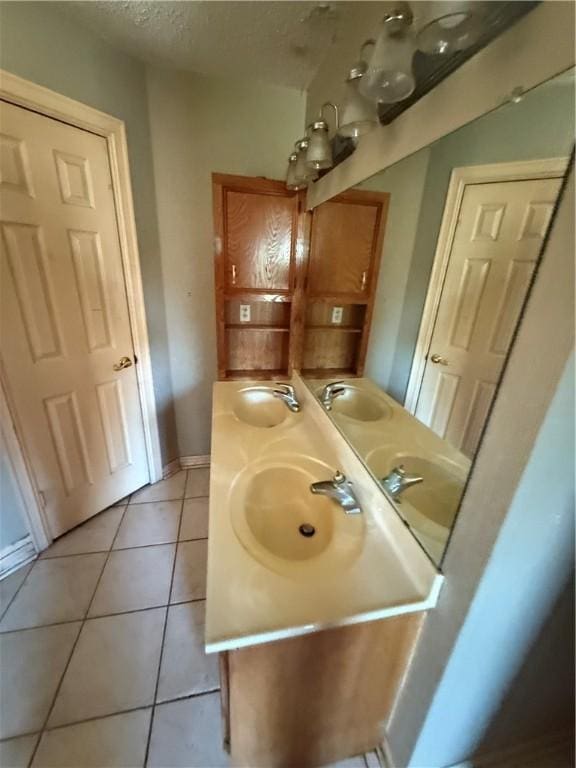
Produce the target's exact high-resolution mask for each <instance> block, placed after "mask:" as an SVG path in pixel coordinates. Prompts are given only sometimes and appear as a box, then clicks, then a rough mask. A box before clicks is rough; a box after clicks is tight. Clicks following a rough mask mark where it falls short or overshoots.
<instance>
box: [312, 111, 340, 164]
mask: <svg viewBox="0 0 576 768" xmlns="http://www.w3.org/2000/svg"><path fill="white" fill-rule="evenodd" d="M326 107H331V108H332V109H333V110H334V119H335V122H336V131H338V128H339V125H340V123H339V120H338V107H337V106H336V104H332V102H331V101H327V102H326V103H325V104H322V106H321V107H320V115H319V119H318V120H315V121H314V122H313V123H310V125H309V126H308V129H307V130H308V133H309V140H308V150H307V154H306V163H307V165H308V166H309V167H310V168H313V169H314V170H316V171H319V170H321V169H323V168H332V166H333V165H334V159H333V157H332V144H331V143H330V134H329V129H328V123H327V122H326V120H324V117H323V114H324V110H325V108H326Z"/></svg>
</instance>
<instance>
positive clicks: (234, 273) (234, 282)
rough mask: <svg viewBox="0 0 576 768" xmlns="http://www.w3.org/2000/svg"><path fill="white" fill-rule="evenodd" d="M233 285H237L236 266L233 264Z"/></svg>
mask: <svg viewBox="0 0 576 768" xmlns="http://www.w3.org/2000/svg"><path fill="white" fill-rule="evenodd" d="M232 285H236V264H232Z"/></svg>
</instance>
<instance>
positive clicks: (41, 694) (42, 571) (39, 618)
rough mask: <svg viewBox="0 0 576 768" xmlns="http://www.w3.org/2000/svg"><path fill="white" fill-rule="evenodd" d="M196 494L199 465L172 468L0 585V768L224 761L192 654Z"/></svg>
mask: <svg viewBox="0 0 576 768" xmlns="http://www.w3.org/2000/svg"><path fill="white" fill-rule="evenodd" d="M207 493H208V470H207V469H194V470H188V471H182V472H179V473H177V474H176V475H173V476H172V477H170V478H169V479H167V480H163V481H162V482H160V483H157V484H156V485H153V486H148V487H146V488H144V489H142V490H140V491H138V492H137V493H135V494H133V495H132V496H131V497H130V498H129V499H124V500H123V501H122V502H121V503H120V504H119V505H117V506H115V507H112V508H110V509H108V510H106V511H105V512H102V513H101V514H99V515H98V516H97V517H95V518H92V520H90V521H89V522H87V523H85V524H84V525H82V526H80V527H79V528H77V529H75V530H74V531H72V532H71V533H69V534H67V535H66V536H64V537H62V538H61V539H59V540H58V541H57V542H55V544H53V545H52V546H51V547H50V548H49V549H48V550H46V551H45V552H44V553H43V554H42V556H41V557H40V558H39V559H38V560H36V561H35V563H34V564H33V565H31V566H26V567H25V568H22V569H20V570H19V571H17V572H16V573H14V574H12V575H11V576H9V577H8V578H7V579H5V580H4V581H2V582H0V664H1V673H0V674H1V678H2V686H1V692H0V709H1V716H0V739H1V741H0V766H2V768H21V767H24V766H33V768H37V767H38V766H54V767H55V768H59V767H63V766H70V767H71V768H83V767H84V766H94V768H112V766H117V767H118V768H129V767H131V766H144V765H147V766H150V767H152V766H154V767H155V768H168V767H169V766H186V767H187V768H193V767H195V766H198V768H213V767H214V768H217V766H226V765H228V757H227V755H226V753H225V752H224V751H223V748H222V745H221V726H220V705H219V693H218V687H219V682H218V664H217V659H216V658H215V657H214V656H206V655H205V654H204V651H203V635H204V606H205V597H206V555H207V536H208V499H207V498H206V495H207ZM338 766H339V768H366V766H368V768H377V766H378V762H377V760H376V756H375V755H374V754H370V755H366V756H360V757H358V758H353V759H351V760H347V761H344V762H343V763H339V764H338ZM295 768H296V767H295Z"/></svg>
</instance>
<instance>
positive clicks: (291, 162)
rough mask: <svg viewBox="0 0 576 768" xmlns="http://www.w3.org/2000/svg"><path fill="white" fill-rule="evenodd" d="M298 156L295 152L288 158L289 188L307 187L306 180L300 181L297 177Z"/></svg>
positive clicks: (287, 182) (287, 178) (287, 181)
mask: <svg viewBox="0 0 576 768" xmlns="http://www.w3.org/2000/svg"><path fill="white" fill-rule="evenodd" d="M297 158H298V156H297V154H296V153H295V152H294V153H293V154H292V155H290V157H289V158H288V172H287V173H286V187H287V188H288V189H294V190H297V189H304V188H305V187H306V184H305V182H303V181H298V180H297V179H296V160H297Z"/></svg>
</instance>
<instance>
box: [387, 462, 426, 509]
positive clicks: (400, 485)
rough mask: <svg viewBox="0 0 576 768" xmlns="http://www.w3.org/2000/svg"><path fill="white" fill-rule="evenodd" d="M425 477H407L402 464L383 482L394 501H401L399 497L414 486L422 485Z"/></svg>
mask: <svg viewBox="0 0 576 768" xmlns="http://www.w3.org/2000/svg"><path fill="white" fill-rule="evenodd" d="M423 479H424V478H423V477H420V476H419V475H407V474H406V470H405V469H404V465H403V464H400V465H399V466H397V467H394V469H393V470H392V471H391V472H390V473H389V474H388V475H386V477H384V478H383V479H382V480H381V483H382V485H383V486H384V488H385V489H386V490H387V491H388V493H389V494H390V496H392V498H393V499H394V501H400V499H399V496H400V494H401V493H403V492H404V491H405V490H406V489H407V488H410V486H412V485H416V484H417V483H421V482H422V481H423Z"/></svg>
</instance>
